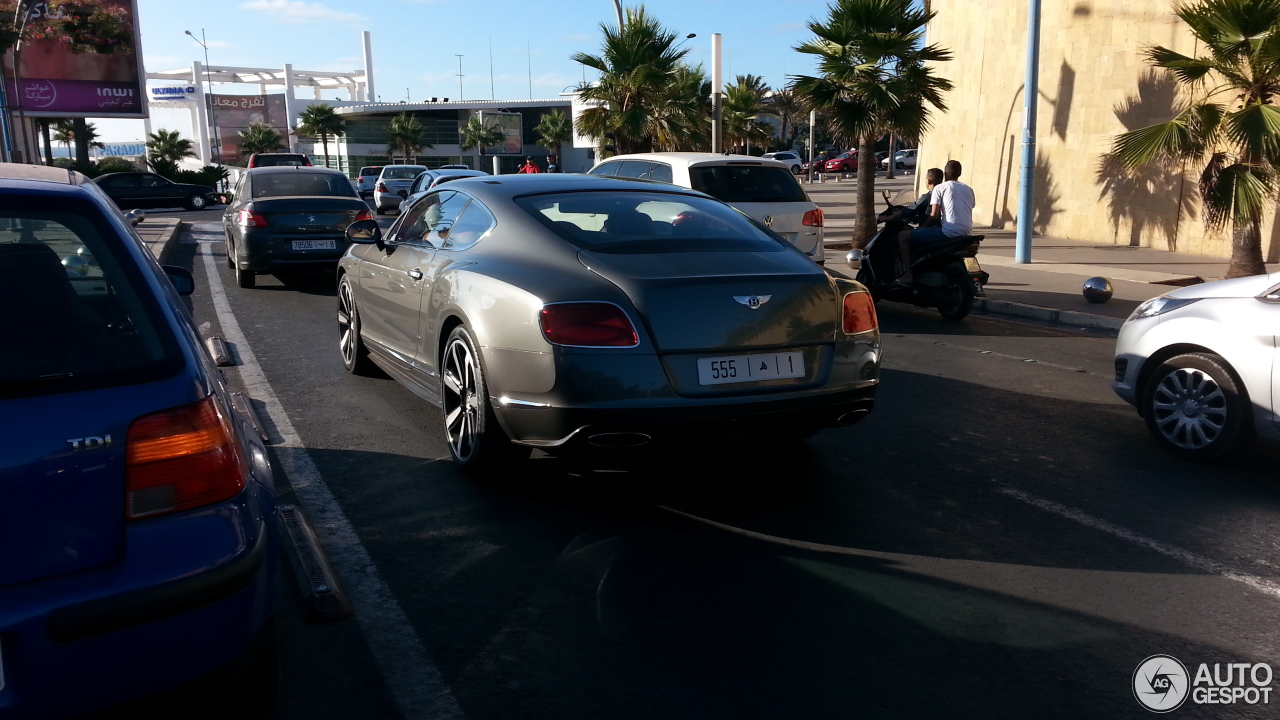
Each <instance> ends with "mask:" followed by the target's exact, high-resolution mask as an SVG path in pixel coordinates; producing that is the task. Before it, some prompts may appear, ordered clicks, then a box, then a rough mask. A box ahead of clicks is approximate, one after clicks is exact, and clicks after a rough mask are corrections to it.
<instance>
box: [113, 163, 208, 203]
mask: <svg viewBox="0 0 1280 720" xmlns="http://www.w3.org/2000/svg"><path fill="white" fill-rule="evenodd" d="M94 183H96V184H97V185H98V187H100V188H102V191H103V192H105V193H106V194H107V197H109V198H111V199H112V200H114V201H115V202H116V205H118V206H120V208H121V209H125V210H127V209H129V208H156V207H185V208H186V209H188V210H203V209H205V208H207V207H209V206H210V205H213V204H216V203H217V202H219V199H218V197H217V192H216V191H215V190H214V189H213V188H211V187H209V186H207V185H191V184H188V183H176V182H174V181H172V180H170V179H169V178H166V177H164V176H163V175H157V174H155V173H150V172H122V173H107V174H106V175H100V176H98V177H97V178H95V179H94Z"/></svg>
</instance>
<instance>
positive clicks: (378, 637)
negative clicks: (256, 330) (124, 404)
mask: <svg viewBox="0 0 1280 720" xmlns="http://www.w3.org/2000/svg"><path fill="white" fill-rule="evenodd" d="M201 230H204V229H203V228H202V229H201ZM201 245H202V248H201V250H202V252H201V253H200V255H201V256H203V258H204V270H205V275H206V276H207V277H208V280H209V293H210V294H211V295H212V296H213V307H214V310H215V312H216V313H217V315H218V323H219V324H220V325H221V326H222V335H223V339H224V340H227V341H229V342H231V343H233V344H234V345H235V348H236V352H237V354H238V355H239V356H240V363H241V364H240V366H239V367H237V368H236V370H237V371H238V372H239V373H240V379H241V381H242V382H243V383H244V386H245V391H246V392H247V393H248V395H249V397H251V398H255V399H257V400H260V401H262V403H263V404H264V405H265V406H266V409H267V415H268V416H269V421H270V422H271V423H273V424H274V430H275V434H276V435H278V436H279V438H278V439H279V440H280V442H279V443H278V444H276V445H273V446H272V447H274V448H275V450H276V457H277V458H279V460H280V465H282V466H283V468H282V469H283V470H284V474H285V476H286V477H288V478H289V484H290V485H292V486H293V489H294V491H295V493H296V494H297V496H298V499H299V501H300V502H301V504H302V506H303V507H304V508H305V509H306V511H307V514H308V515H309V516H310V518H311V521H312V524H313V526H314V527H315V529H316V533H317V534H318V535H319V536H320V540H321V541H322V542H323V544H324V548H325V551H326V553H327V554H328V555H329V559H330V560H331V561H332V563H333V566H334V568H335V569H336V570H337V571H338V574H339V576H340V577H341V578H342V582H343V584H344V585H346V589H347V592H348V593H349V594H350V597H351V604H352V605H353V606H354V607H355V611H356V612H355V615H356V620H357V621H358V622H359V623H360V629H361V631H362V632H363V634H364V637H365V641H366V642H367V643H368V644H369V649H370V650H371V651H372V653H373V657H374V659H375V660H376V661H377V663H378V667H379V668H380V669H381V670H382V675H383V679H384V680H385V681H386V683H387V688H388V689H389V690H390V691H391V694H392V696H393V697H394V698H395V700H396V704H397V705H398V706H399V708H400V712H401V713H402V714H403V715H404V717H405V718H406V720H419V719H421V720H428V719H429V720H441V719H444V718H458V719H459V720H462V719H463V718H465V717H466V716H465V715H464V714H463V712H462V708H461V707H460V706H459V705H458V702H457V700H455V699H454V697H453V693H452V692H451V691H450V690H449V686H448V684H447V683H446V682H445V679H444V676H443V675H441V674H440V670H439V668H437V667H436V665H435V663H433V662H432V661H431V659H430V657H429V656H428V655H427V651H426V649H425V648H424V647H423V645H422V641H421V640H420V639H419V638H418V635H417V633H415V632H414V630H413V626H412V625H410V624H409V619H408V617H407V616H406V615H405V614H404V610H403V609H402V608H401V607H400V603H398V602H397V601H396V599H395V596H393V595H392V594H391V589H390V588H388V587H387V585H386V583H385V582H383V580H382V576H381V574H380V573H379V572H378V568H377V566H375V565H374V564H373V560H372V559H371V558H370V557H369V553H368V551H366V550H365V548H364V545H362V544H361V543H360V538H359V536H357V535H356V532H355V529H354V528H352V527H351V523H350V522H349V521H348V520H347V517H346V515H345V514H344V513H343V512H342V508H341V506H339V504H338V502H337V500H335V499H334V497H333V493H331V492H330V491H329V488H328V486H327V485H325V483H324V479H323V478H322V477H321V476H320V471H319V470H318V469H317V468H316V465H315V462H314V461H313V460H312V459H311V455H310V454H309V453H308V452H307V450H306V447H305V446H304V445H303V443H302V439H301V438H300V437H299V435H298V433H297V431H296V430H295V429H294V427H293V423H292V422H291V421H290V420H289V415H288V413H286V412H285V410H284V406H283V405H281V404H280V400H279V399H278V398H277V397H276V394H275V391H273V390H272V389H271V384H270V383H269V382H267V376H266V374H265V373H263V371H262V367H261V366H260V365H258V360H257V357H256V356H255V355H254V354H253V350H252V348H250V347H249V341H248V339H246V338H245V336H244V333H243V332H241V331H240V324H239V323H238V322H237V321H236V317H235V314H234V313H232V311H231V303H230V302H228V300H227V295H226V291H225V290H224V288H223V285H222V277H221V276H220V275H219V274H218V267H217V263H216V262H215V261H214V259H213V254H212V250H213V248H212V243H207V242H205V243H201ZM273 439H274V438H273Z"/></svg>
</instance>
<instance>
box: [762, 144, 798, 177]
mask: <svg viewBox="0 0 1280 720" xmlns="http://www.w3.org/2000/svg"><path fill="white" fill-rule="evenodd" d="M761 157H763V158H764V159H765V160H777V161H778V162H780V163H782V164H784V165H786V166H787V167H789V168H791V174H792V175H799V174H800V173H802V172H804V169H803V168H802V167H801V166H802V165H804V160H803V159H801V158H800V153H798V152H796V151H794V150H784V151H782V152H771V153H765V154H764V155H762V156H761Z"/></svg>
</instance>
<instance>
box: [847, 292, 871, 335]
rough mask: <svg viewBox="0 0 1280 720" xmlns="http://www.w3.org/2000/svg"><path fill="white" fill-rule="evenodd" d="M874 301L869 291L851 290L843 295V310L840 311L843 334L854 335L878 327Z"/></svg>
mask: <svg viewBox="0 0 1280 720" xmlns="http://www.w3.org/2000/svg"><path fill="white" fill-rule="evenodd" d="M879 325H880V321H879V320H878V319H877V318H876V303H875V301H874V300H873V299H872V298H871V293H865V292H851V293H849V294H847V295H845V296H844V312H843V313H841V329H842V330H844V334H845V335H856V334H858V333H864V332H867V331H868V330H875V329H876V328H877V327H879Z"/></svg>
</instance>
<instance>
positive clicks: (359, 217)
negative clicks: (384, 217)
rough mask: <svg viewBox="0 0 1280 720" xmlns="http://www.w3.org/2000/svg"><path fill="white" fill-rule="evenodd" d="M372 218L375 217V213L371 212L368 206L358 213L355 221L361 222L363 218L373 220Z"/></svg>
mask: <svg viewBox="0 0 1280 720" xmlns="http://www.w3.org/2000/svg"><path fill="white" fill-rule="evenodd" d="M372 219H373V213H371V212H369V210H368V209H367V208H366V209H364V210H361V211H360V212H359V213H357V214H356V219H355V222H360V221H361V220H372Z"/></svg>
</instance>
